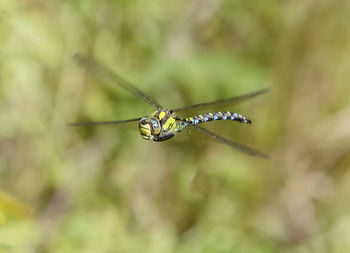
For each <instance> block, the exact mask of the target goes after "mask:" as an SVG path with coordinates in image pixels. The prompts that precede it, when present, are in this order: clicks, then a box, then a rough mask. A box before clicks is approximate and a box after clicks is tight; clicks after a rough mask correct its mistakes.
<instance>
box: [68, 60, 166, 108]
mask: <svg viewBox="0 0 350 253" xmlns="http://www.w3.org/2000/svg"><path fill="white" fill-rule="evenodd" d="M74 59H75V61H76V62H77V63H78V64H79V66H81V67H82V68H84V69H86V70H87V71H88V72H90V73H91V74H94V75H95V76H97V77H99V78H101V79H103V80H105V81H107V82H110V83H112V84H114V85H116V86H120V87H122V88H123V89H125V90H127V91H129V92H130V93H131V94H133V95H134V96H136V97H138V98H140V99H141V100H143V101H144V102H146V103H148V104H150V105H152V106H153V107H155V108H157V109H161V108H163V107H162V106H161V105H160V104H159V103H158V102H157V101H156V100H154V99H153V98H151V97H150V96H148V95H146V94H145V93H144V92H142V91H141V90H139V89H137V88H136V87H135V86H133V85H132V84H131V83H129V82H128V81H126V80H124V78H122V77H121V76H119V75H117V74H116V73H114V72H112V71H111V70H109V69H107V68H106V67H104V66H102V65H101V64H99V63H97V62H96V61H95V60H93V59H91V58H88V57H86V56H83V55H80V54H75V55H74Z"/></svg>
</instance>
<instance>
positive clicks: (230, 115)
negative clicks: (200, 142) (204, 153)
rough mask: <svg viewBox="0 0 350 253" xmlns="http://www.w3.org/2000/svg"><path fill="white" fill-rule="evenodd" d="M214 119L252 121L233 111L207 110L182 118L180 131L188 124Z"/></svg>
mask: <svg viewBox="0 0 350 253" xmlns="http://www.w3.org/2000/svg"><path fill="white" fill-rule="evenodd" d="M214 120H234V121H238V122H240V123H246V124H251V123H252V121H251V120H250V119H247V118H245V117H244V116H242V115H240V114H238V113H235V112H229V111H227V112H208V113H204V114H199V115H196V116H193V117H189V118H185V119H183V122H182V124H180V129H179V130H180V131H181V130H182V129H183V128H185V127H187V126H189V125H197V124H200V123H204V122H209V121H214Z"/></svg>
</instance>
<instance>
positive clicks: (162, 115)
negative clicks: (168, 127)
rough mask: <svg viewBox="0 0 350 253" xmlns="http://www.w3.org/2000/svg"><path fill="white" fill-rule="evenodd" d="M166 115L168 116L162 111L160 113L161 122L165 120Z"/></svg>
mask: <svg viewBox="0 0 350 253" xmlns="http://www.w3.org/2000/svg"><path fill="white" fill-rule="evenodd" d="M165 115H166V113H165V112H164V111H161V112H160V113H159V120H162V118H164V117H165Z"/></svg>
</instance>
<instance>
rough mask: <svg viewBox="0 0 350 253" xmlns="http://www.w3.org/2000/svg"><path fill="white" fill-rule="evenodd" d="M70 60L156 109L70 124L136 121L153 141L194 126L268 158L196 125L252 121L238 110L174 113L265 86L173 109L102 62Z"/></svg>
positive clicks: (244, 97)
mask: <svg viewBox="0 0 350 253" xmlns="http://www.w3.org/2000/svg"><path fill="white" fill-rule="evenodd" d="M73 58H74V60H75V61H76V62H77V64H78V65H79V66H80V67H82V68H83V69H85V70H86V71H87V72H89V73H91V74H92V75H94V76H96V77H98V78H100V79H102V80H104V81H106V82H109V83H111V84H114V85H115V86H119V87H121V88H123V89H124V90H126V91H128V92H129V93H131V94H132V95H134V96H135V97H137V98H139V99H140V100H142V101H144V102H145V103H147V104H149V105H151V106H153V107H154V108H155V109H156V111H154V112H153V113H152V114H150V115H148V116H144V117H139V118H133V119H127V120H116V121H99V122H76V123H68V125H69V126H72V127H78V126H79V127H81V126H93V125H116V124H125V123H128V122H138V127H139V131H140V134H141V137H142V138H143V139H145V140H153V141H156V142H160V141H165V140H168V139H170V138H172V137H174V136H175V135H177V134H178V133H180V132H182V131H183V130H184V129H189V128H195V129H196V130H199V131H200V132H202V133H203V134H204V135H207V136H209V137H210V138H212V139H214V140H216V141H217V142H220V143H223V144H226V145H228V146H230V147H232V148H234V149H236V150H239V151H241V152H244V153H246V154H248V155H250V156H256V157H260V158H264V159H269V155H268V154H265V153H263V152H261V151H258V150H255V149H253V148H250V147H248V146H245V145H243V144H240V143H237V142H234V141H231V140H229V139H227V138H224V137H222V136H220V135H218V134H216V133H214V132H212V131H210V130H208V129H206V128H204V127H201V126H199V124H202V123H206V122H210V121H216V120H231V121H236V122H239V123H243V124H248V125H250V124H251V123H252V121H251V120H250V119H248V118H246V117H244V116H242V115H241V114H238V113H235V112H231V111H224V112H220V111H219V112H207V113H204V114H198V115H194V116H192V117H186V118H182V117H180V116H179V115H178V113H179V112H185V111H187V110H190V109H191V110H192V109H195V108H202V109H203V108H205V107H209V106H216V105H223V104H231V103H236V102H241V101H244V100H247V99H250V98H253V97H256V96H258V95H261V94H264V93H266V92H267V91H268V89H262V90H257V91H254V92H251V93H247V94H243V95H240V96H235V97H231V98H227V99H222V100H217V101H213V102H206V103H199V104H193V105H189V106H184V107H179V108H175V109H165V108H164V107H163V106H161V105H160V104H159V103H158V102H157V101H156V100H155V99H154V98H152V97H151V96H149V95H147V94H145V93H144V92H143V91H141V90H139V89H138V88H136V87H135V86H134V85H133V84H131V83H130V82H128V81H127V80H125V79H124V78H123V77H121V76H120V75H118V74H116V73H115V72H113V71H111V70H110V69H108V68H106V67H105V66H103V65H102V64H99V63H98V62H97V61H95V60H94V59H92V58H90V57H87V56H84V55H81V54H75V55H74V57H73Z"/></svg>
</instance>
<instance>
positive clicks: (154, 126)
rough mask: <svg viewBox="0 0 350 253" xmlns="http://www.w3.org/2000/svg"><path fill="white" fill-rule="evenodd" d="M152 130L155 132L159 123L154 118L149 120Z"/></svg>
mask: <svg viewBox="0 0 350 253" xmlns="http://www.w3.org/2000/svg"><path fill="white" fill-rule="evenodd" d="M151 122H152V127H153V130H155V131H157V130H158V128H159V122H158V120H157V119H156V118H152V119H151Z"/></svg>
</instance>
